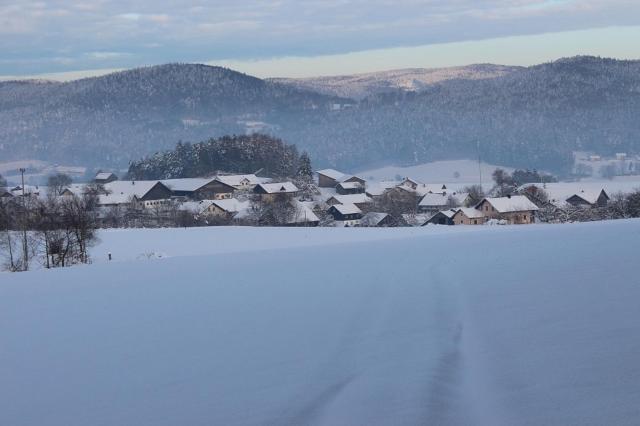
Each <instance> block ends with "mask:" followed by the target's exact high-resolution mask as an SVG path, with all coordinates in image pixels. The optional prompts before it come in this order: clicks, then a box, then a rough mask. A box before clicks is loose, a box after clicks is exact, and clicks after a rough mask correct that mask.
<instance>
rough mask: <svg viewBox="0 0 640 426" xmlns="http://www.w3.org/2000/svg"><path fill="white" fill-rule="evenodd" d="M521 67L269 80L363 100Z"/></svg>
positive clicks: (470, 67)
mask: <svg viewBox="0 0 640 426" xmlns="http://www.w3.org/2000/svg"><path fill="white" fill-rule="evenodd" d="M520 69H521V68H520V67H512V66H506V65H493V64H475V65H467V66H460V67H449V68H409V69H400V70H391V71H379V72H371V73H364V74H354V75H338V76H329V77H310V78H275V79H271V80H272V81H275V82H278V83H283V84H288V85H291V86H294V87H297V88H300V89H307V90H313V91H316V92H319V93H323V94H326V95H332V96H341V97H346V98H351V99H358V100H361V99H364V98H366V97H367V96H370V95H375V94H379V93H384V92H389V91H393V90H406V91H416V92H419V91H422V90H425V89H426V88H427V87H429V86H432V85H434V84H437V83H440V82H444V81H447V80H453V79H460V80H481V79H487V78H494V77H500V76H503V75H507V74H509V73H512V72H514V71H517V70H520Z"/></svg>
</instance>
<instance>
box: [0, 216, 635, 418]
mask: <svg viewBox="0 0 640 426" xmlns="http://www.w3.org/2000/svg"><path fill="white" fill-rule="evenodd" d="M460 228H462V227H460ZM470 228H471V227H470ZM478 228H480V229H478V230H473V231H465V232H461V231H455V230H454V229H455V227H442V228H441V229H442V231H438V232H433V231H431V230H428V229H427V230H425V231H421V232H422V234H407V235H405V236H403V237H401V238H395V239H387V238H383V239H380V238H372V239H370V240H366V241H365V240H361V241H357V242H346V241H345V239H342V240H340V239H336V240H335V241H333V242H331V241H328V242H325V243H323V244H322V245H315V246H313V245H310V244H307V245H306V246H296V247H290V248H281V249H277V250H264V251H242V250H238V251H235V252H231V253H218V254H214V253H211V254H202V255H193V256H183V257H172V258H168V259H163V260H158V261H145V262H141V261H119V262H112V263H96V264H94V265H90V266H85V267H74V268H69V269H65V270H54V271H34V272H29V273H21V274H4V275H2V276H0V280H2V281H1V283H0V343H1V344H0V424H2V425H12V426H20V425H39V426H41V425H64V426H71V425H154V426H155V425H213V424H224V425H234V424H237V425H251V424H260V425H262V424H274V425H280V424H282V425H301V424H305V425H306V424H327V425H336V424H337V425H340V424H344V425H354V424H358V425H364V424H367V425H370V424H385V425H400V424H411V425H413V424H434V425H436V424H437V425H447V424H450V425H470V424H480V425H523V424H528V425H541V424H544V425H550V424H556V425H568V424H576V425H585V424H594V425H596V424H597V425H600V424H616V425H620V424H635V423H636V422H637V419H638V416H639V415H640V339H638V336H639V335H640V309H639V308H638V300H640V284H639V282H640V281H639V279H638V272H637V271H638V269H637V261H638V247H639V241H640V221H638V220H635V221H617V222H601V223H591V224H576V225H560V226H528V227H527V226H521V227H496V228H489V227H478ZM423 229H424V228H423ZM446 230H449V231H446ZM160 231H162V230H159V231H154V232H160ZM275 231H277V233H273V232H275ZM306 231H308V232H311V231H315V233H314V234H310V235H311V236H310V237H309V238H310V239H312V240H313V239H321V238H326V236H324V235H323V234H324V233H326V232H333V231H335V230H328V229H315V230H306ZM350 231H353V230H342V232H350ZM359 231H363V232H366V231H372V232H379V230H359ZM173 232H176V235H172V239H173V240H174V241H175V244H176V247H175V252H174V253H173V254H174V255H176V256H177V255H178V252H179V251H180V250H179V248H180V247H181V246H182V245H183V244H185V243H186V242H187V241H188V240H189V238H186V237H185V238H179V237H177V233H178V231H177V230H176V231H173ZM185 232H187V231H185ZM245 232H247V233H246V234H243V235H244V236H243V238H253V241H256V242H257V241H260V240H261V239H263V238H270V239H273V238H274V237H275V236H276V235H280V236H281V237H282V238H283V240H287V239H291V238H290V236H291V235H292V234H290V233H296V232H300V230H295V229H278V230H265V229H259V228H257V229H248V231H245ZM152 234H153V233H152V232H151V231H149V235H152ZM124 235H125V237H117V238H119V243H120V244H127V242H128V240H127V238H126V234H124ZM131 235H132V236H135V235H136V234H135V232H132V233H131ZM185 235H187V234H185ZM190 235H194V236H195V235H196V234H190ZM353 235H355V234H353ZM109 238H111V237H103V241H105V242H106V241H107V239H109ZM114 238H116V237H114ZM157 238H158V240H157V241H156V242H155V245H158V244H159V242H158V241H159V237H157ZM194 238H195V237H194ZM112 241H115V240H112ZM129 242H131V241H129ZM103 244H105V243H104V242H103ZM113 246H114V247H115V243H113ZM151 246H154V244H152V245H151ZM246 246H247V247H250V246H251V244H246ZM283 246H286V244H283ZM98 249H100V247H98V248H96V250H98ZM112 250H113V251H116V249H112ZM117 250H118V251H117V252H120V251H122V252H124V251H125V248H118V249H117ZM134 251H135V250H133V251H132V252H134ZM194 254H198V253H195V252H194Z"/></svg>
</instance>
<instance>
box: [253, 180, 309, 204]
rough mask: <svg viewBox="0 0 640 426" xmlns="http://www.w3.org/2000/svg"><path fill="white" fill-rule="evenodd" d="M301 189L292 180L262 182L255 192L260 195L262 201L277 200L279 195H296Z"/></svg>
mask: <svg viewBox="0 0 640 426" xmlns="http://www.w3.org/2000/svg"><path fill="white" fill-rule="evenodd" d="M299 191H300V190H299V189H298V187H297V186H295V185H294V184H293V183H291V182H277V183H260V184H258V185H256V187H255V188H254V189H253V192H254V193H256V194H259V195H260V199H261V200H262V201H272V200H275V199H276V198H277V197H278V196H279V195H289V196H291V197H295V196H296V195H298V192H299Z"/></svg>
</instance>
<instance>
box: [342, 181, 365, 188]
mask: <svg viewBox="0 0 640 426" xmlns="http://www.w3.org/2000/svg"><path fill="white" fill-rule="evenodd" d="M336 186H339V187H341V188H342V189H360V188H362V187H363V185H362V184H361V183H360V182H340V183H339V184H338V185H336Z"/></svg>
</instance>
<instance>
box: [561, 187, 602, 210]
mask: <svg viewBox="0 0 640 426" xmlns="http://www.w3.org/2000/svg"><path fill="white" fill-rule="evenodd" d="M609 200H610V198H609V195H608V194H607V193H606V192H605V190H604V189H601V190H600V191H588V190H587V191H585V190H581V191H580V192H578V193H575V194H573V195H572V196H570V197H569V198H567V199H566V202H567V204H571V205H572V206H575V207H605V206H606V205H607V203H608V202H609Z"/></svg>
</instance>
